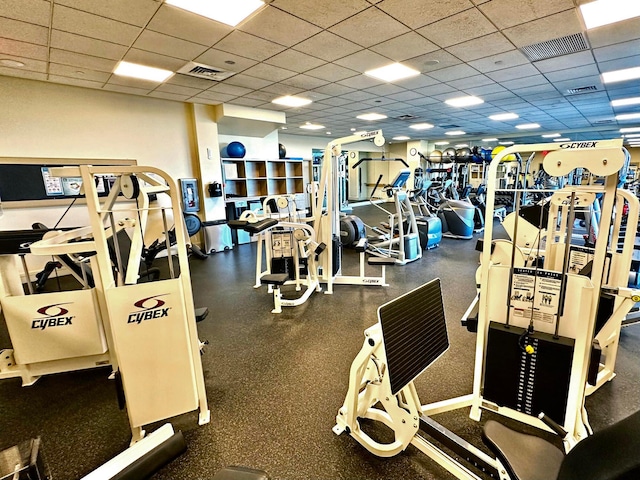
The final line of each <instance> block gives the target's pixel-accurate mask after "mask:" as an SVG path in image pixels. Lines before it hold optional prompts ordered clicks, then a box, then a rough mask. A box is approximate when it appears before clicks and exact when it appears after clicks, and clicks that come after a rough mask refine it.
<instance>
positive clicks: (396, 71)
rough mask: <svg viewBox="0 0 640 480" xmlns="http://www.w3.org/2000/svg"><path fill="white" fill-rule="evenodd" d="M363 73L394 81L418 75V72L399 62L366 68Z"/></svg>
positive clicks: (386, 80)
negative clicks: (371, 68)
mask: <svg viewBox="0 0 640 480" xmlns="http://www.w3.org/2000/svg"><path fill="white" fill-rule="evenodd" d="M364 74H365V75H368V76H370V77H373V78H377V79H379V80H383V81H385V82H395V81H396V80H402V79H403V78H409V77H415V76H416V75H420V72H419V71H418V70H415V69H413V68H410V67H407V66H405V65H402V64H401V63H392V64H390V65H386V66H384V67H380V68H374V69H373V70H367V71H366V72H364Z"/></svg>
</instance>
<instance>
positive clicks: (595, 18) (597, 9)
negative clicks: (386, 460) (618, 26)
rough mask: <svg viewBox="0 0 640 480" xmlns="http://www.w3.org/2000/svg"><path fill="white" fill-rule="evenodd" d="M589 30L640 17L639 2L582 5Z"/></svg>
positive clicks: (619, 0)
mask: <svg viewBox="0 0 640 480" xmlns="http://www.w3.org/2000/svg"><path fill="white" fill-rule="evenodd" d="M580 11H581V12H582V18H584V23H585V25H586V26H587V29H591V28H596V27H601V26H602V25H609V24H610V23H615V22H620V21H622V20H626V19H628V18H633V17H637V16H640V2H638V0H597V1H595V2H590V3H585V4H584V5H580Z"/></svg>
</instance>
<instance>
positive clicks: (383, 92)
mask: <svg viewBox="0 0 640 480" xmlns="http://www.w3.org/2000/svg"><path fill="white" fill-rule="evenodd" d="M366 91H367V92H369V93H373V94H374V95H378V96H387V95H391V94H393V93H401V92H405V91H406V90H405V89H404V88H401V87H399V86H397V85H393V84H391V83H385V84H383V85H378V86H376V87H371V88H367V89H366Z"/></svg>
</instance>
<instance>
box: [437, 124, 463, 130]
mask: <svg viewBox="0 0 640 480" xmlns="http://www.w3.org/2000/svg"><path fill="white" fill-rule="evenodd" d="M438 127H440V128H445V129H447V130H450V129H452V128H460V125H438Z"/></svg>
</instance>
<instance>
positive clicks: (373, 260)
mask: <svg viewBox="0 0 640 480" xmlns="http://www.w3.org/2000/svg"><path fill="white" fill-rule="evenodd" d="M367 263H368V264H369V265H395V264H396V259H395V258H392V257H369V258H367Z"/></svg>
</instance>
